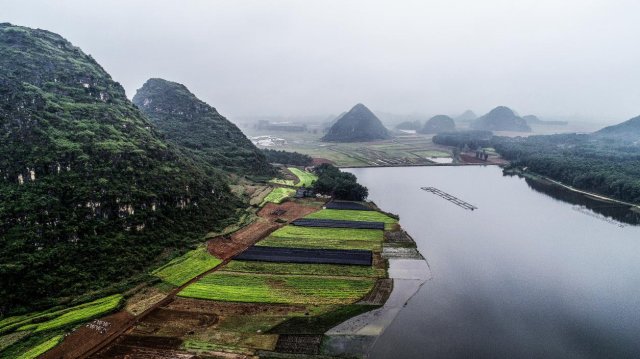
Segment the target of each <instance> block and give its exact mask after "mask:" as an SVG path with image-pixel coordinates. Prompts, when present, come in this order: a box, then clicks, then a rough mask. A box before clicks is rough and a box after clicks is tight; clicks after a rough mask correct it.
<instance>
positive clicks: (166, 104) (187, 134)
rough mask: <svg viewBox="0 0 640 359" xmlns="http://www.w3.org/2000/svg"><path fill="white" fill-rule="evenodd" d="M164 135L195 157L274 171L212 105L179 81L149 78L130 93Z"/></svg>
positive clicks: (229, 167)
mask: <svg viewBox="0 0 640 359" xmlns="http://www.w3.org/2000/svg"><path fill="white" fill-rule="evenodd" d="M133 103H134V104H136V105H137V106H138V107H139V108H140V109H141V110H142V112H144V113H145V114H146V115H147V116H148V117H149V119H150V120H151V122H152V123H153V124H154V125H155V126H156V128H158V130H159V131H160V132H162V133H163V134H164V135H165V136H166V138H167V139H168V140H169V141H171V142H173V143H175V144H177V145H179V146H182V147H184V148H186V149H187V150H188V153H189V154H190V155H192V156H193V157H194V158H195V159H202V160H204V161H205V162H206V163H208V164H210V165H214V166H216V167H219V168H222V169H225V170H229V171H234V172H241V173H251V174H265V175H271V174H273V173H274V172H273V168H272V167H271V166H270V165H269V163H268V162H267V159H266V157H265V155H264V154H263V153H262V152H261V151H260V150H259V149H258V148H256V146H254V145H253V143H251V141H249V139H248V138H247V137H246V136H245V135H244V134H243V133H242V131H240V129H239V128H238V127H237V126H236V125H234V124H233V123H231V122H229V120H227V119H226V118H224V117H223V116H221V115H220V114H219V113H218V111H216V109H215V108H213V107H211V106H209V105H208V104H207V103H205V102H203V101H201V100H199V99H198V98H197V97H196V96H195V95H194V94H192V93H191V92H189V90H188V89H187V88H186V87H185V86H184V85H181V84H179V83H175V82H171V81H166V80H163V79H150V80H148V81H147V82H146V83H145V84H144V85H143V86H142V88H141V89H139V90H138V92H137V93H136V95H135V96H134V97H133Z"/></svg>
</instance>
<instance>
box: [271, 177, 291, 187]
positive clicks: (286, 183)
mask: <svg viewBox="0 0 640 359" xmlns="http://www.w3.org/2000/svg"><path fill="white" fill-rule="evenodd" d="M269 182H270V183H275V184H282V185H285V186H294V185H295V183H296V182H295V181H294V180H284V179H277V178H274V179H272V180H271V181H269Z"/></svg>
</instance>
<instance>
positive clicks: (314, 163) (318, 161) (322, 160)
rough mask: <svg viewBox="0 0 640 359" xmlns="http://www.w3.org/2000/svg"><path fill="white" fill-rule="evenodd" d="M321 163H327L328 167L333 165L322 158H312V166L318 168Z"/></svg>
mask: <svg viewBox="0 0 640 359" xmlns="http://www.w3.org/2000/svg"><path fill="white" fill-rule="evenodd" d="M323 163H328V164H330V165H332V164H334V162H333V161H331V160H328V159H326V158H322V157H313V165H314V166H318V165H321V164H323Z"/></svg>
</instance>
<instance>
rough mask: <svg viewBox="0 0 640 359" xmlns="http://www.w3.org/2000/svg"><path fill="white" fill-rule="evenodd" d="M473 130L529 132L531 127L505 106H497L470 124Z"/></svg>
mask: <svg viewBox="0 0 640 359" xmlns="http://www.w3.org/2000/svg"><path fill="white" fill-rule="evenodd" d="M471 128H473V129H475V130H487V131H515V132H531V127H529V125H528V124H527V121H525V120H524V119H523V118H522V117H519V116H518V115H517V114H516V113H515V112H514V111H513V110H512V109H510V108H509V107H506V106H498V107H496V108H494V109H493V110H491V111H489V113H487V114H486V115H484V116H481V117H478V118H477V119H476V120H475V121H473V122H472V123H471Z"/></svg>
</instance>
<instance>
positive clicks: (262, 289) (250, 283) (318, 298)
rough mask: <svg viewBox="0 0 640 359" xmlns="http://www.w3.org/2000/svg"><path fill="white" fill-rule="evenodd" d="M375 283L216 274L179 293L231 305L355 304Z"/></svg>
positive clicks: (316, 278) (366, 280)
mask: <svg viewBox="0 0 640 359" xmlns="http://www.w3.org/2000/svg"><path fill="white" fill-rule="evenodd" d="M374 283H375V279H372V278H362V279H351V278H335V277H320V276H293V275H262V274H241V273H228V272H214V273H211V274H208V275H207V276H205V277H203V278H202V279H200V280H199V281H198V282H196V283H193V284H191V285H189V286H188V287H186V288H185V289H183V290H182V291H181V292H180V293H178V295H179V296H181V297H188V298H197V299H209V300H218V301H228V302H246V303H278V304H352V303H354V302H356V301H358V300H359V299H360V298H362V297H363V296H364V295H366V294H367V293H368V292H369V291H371V289H372V288H373V285H374Z"/></svg>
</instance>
